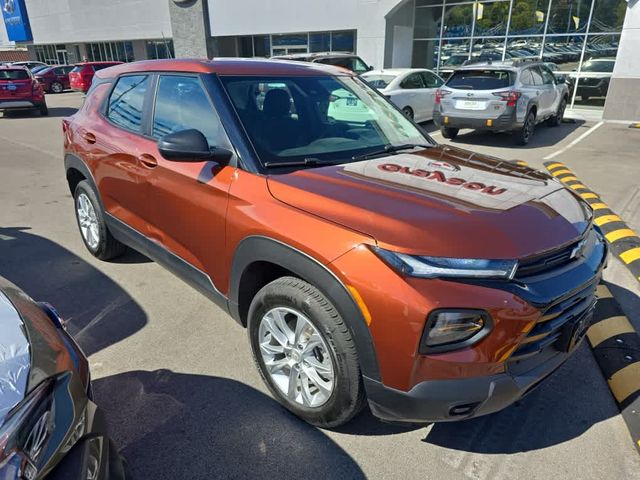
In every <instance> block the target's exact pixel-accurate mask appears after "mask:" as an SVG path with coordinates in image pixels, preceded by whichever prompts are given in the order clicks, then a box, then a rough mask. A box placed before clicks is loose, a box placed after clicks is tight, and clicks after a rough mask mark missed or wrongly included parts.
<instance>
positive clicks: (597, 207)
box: [589, 203, 609, 210]
mask: <svg viewBox="0 0 640 480" xmlns="http://www.w3.org/2000/svg"><path fill="white" fill-rule="evenodd" d="M589 206H590V207H591V208H592V209H593V210H602V209H608V208H609V205H607V204H606V203H590V204H589Z"/></svg>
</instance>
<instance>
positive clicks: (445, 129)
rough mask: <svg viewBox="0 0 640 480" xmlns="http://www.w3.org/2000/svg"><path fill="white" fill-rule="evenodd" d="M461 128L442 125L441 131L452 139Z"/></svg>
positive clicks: (444, 135) (445, 136)
mask: <svg viewBox="0 0 640 480" xmlns="http://www.w3.org/2000/svg"><path fill="white" fill-rule="evenodd" d="M459 131H460V129H459V128H451V127H442V128H440V133H441V134H442V136H443V137H444V138H448V139H450V140H454V139H455V138H456V137H457V136H458V132H459Z"/></svg>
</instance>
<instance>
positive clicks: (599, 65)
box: [582, 60, 615, 73]
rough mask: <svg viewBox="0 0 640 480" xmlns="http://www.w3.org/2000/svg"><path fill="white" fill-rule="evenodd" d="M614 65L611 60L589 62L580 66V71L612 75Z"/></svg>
mask: <svg viewBox="0 0 640 480" xmlns="http://www.w3.org/2000/svg"><path fill="white" fill-rule="evenodd" d="M614 64H615V61H613V60H600V61H598V60H589V61H588V62H585V64H584V65H583V66H582V71H583V72H605V73H612V72H613V65H614Z"/></svg>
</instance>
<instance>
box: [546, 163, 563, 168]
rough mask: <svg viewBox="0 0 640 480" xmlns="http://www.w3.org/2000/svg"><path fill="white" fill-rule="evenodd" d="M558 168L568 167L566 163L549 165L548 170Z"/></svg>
mask: <svg viewBox="0 0 640 480" xmlns="http://www.w3.org/2000/svg"><path fill="white" fill-rule="evenodd" d="M558 167H564V168H566V165H565V164H564V163H560V162H557V163H552V164H551V165H547V170H553V169H554V168H558Z"/></svg>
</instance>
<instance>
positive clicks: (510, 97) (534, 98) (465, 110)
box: [433, 61, 569, 145]
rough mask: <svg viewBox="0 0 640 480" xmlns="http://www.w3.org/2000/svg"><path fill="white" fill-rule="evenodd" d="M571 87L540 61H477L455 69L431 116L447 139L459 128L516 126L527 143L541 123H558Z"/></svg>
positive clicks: (514, 129)
mask: <svg viewBox="0 0 640 480" xmlns="http://www.w3.org/2000/svg"><path fill="white" fill-rule="evenodd" d="M568 97H569V90H568V89H567V86H566V85H565V84H564V79H560V78H556V77H555V76H554V75H553V73H552V72H551V70H549V68H548V67H547V66H546V65H545V64H544V63H542V62H531V61H528V62H521V61H514V62H500V63H491V62H487V63H476V64H472V65H466V66H463V67H461V68H459V69H457V70H456V71H455V72H453V74H452V75H451V77H449V79H448V80H447V82H446V83H445V84H444V86H443V87H441V88H440V89H439V90H438V91H437V92H436V101H435V106H434V111H433V120H434V122H435V124H436V125H437V126H439V127H440V128H441V131H442V135H443V136H444V137H445V138H451V139H453V138H455V137H456V135H458V131H459V130H460V129H461V128H473V129H478V130H491V131H495V132H501V131H512V132H513V134H514V136H515V138H516V140H517V141H518V143H520V144H522V145H526V144H527V143H529V140H530V139H531V137H532V135H533V132H534V130H535V126H536V124H537V123H540V122H544V121H547V123H548V124H549V125H553V126H556V125H559V124H560V122H561V121H562V117H563V116H564V110H565V108H566V106H567V99H568Z"/></svg>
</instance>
